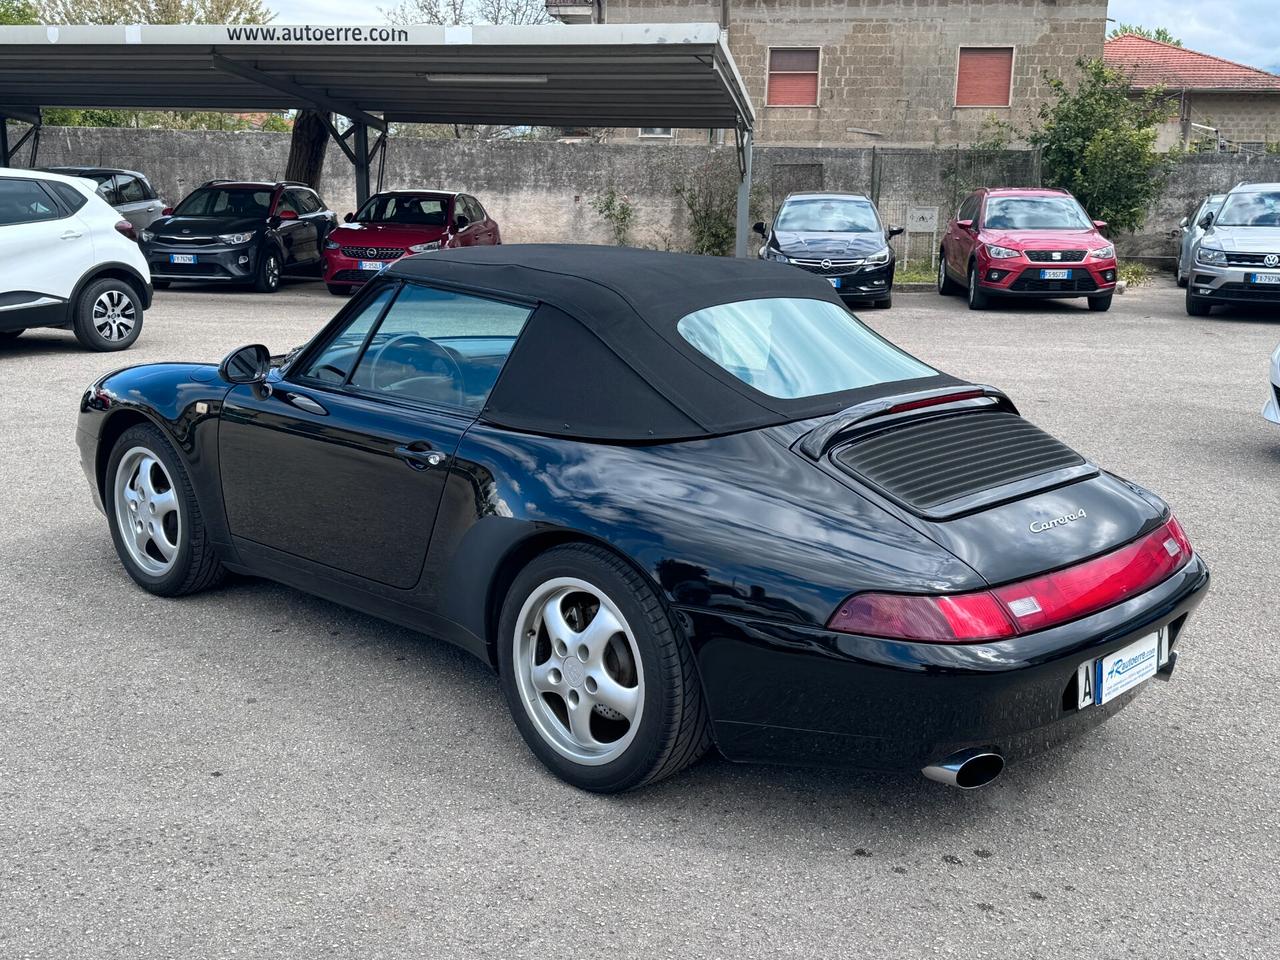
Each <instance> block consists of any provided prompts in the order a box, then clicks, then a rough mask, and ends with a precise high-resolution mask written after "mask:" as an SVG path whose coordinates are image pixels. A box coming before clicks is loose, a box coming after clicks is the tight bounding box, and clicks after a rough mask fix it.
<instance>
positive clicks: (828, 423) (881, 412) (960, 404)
mask: <svg viewBox="0 0 1280 960" xmlns="http://www.w3.org/2000/svg"><path fill="white" fill-rule="evenodd" d="M944 405H945V406H948V407H952V408H954V409H957V410H965V409H971V408H978V409H981V408H984V407H990V408H991V409H993V410H1007V411H1008V412H1009V413H1014V414H1016V413H1017V412H1018V408H1017V407H1016V406H1014V404H1013V401H1012V400H1010V399H1009V397H1008V396H1007V395H1006V394H1005V392H1004V391H1003V390H999V389H997V388H996V387H991V386H987V385H985V384H969V385H964V386H951V387H935V388H934V389H932V390H915V391H912V392H911V393H900V394H896V395H894V396H889V397H877V398H876V399H875V400H867V401H864V402H863V403H857V404H854V405H853V406H852V407H847V408H845V409H844V410H841V411H840V412H839V413H833V414H832V415H831V416H829V417H827V419H825V420H823V421H822V423H820V424H818V425H817V426H816V427H814V428H813V429H812V430H810V431H809V432H808V433H805V434H804V435H803V436H801V437H800V439H799V440H798V441H797V442H796V447H797V448H798V449H799V450H800V452H801V453H803V454H804V455H805V456H807V457H808V458H809V459H810V460H821V459H822V457H823V456H824V455H825V454H826V452H827V451H828V450H830V449H831V448H832V447H833V446H834V445H835V443H836V441H837V439H838V438H839V437H840V436H841V435H843V434H845V433H848V432H849V431H850V430H853V429H855V428H857V427H859V426H861V425H862V424H864V423H866V421H868V420H875V419H879V418H880V417H888V416H894V417H896V416H897V415H898V414H903V413H909V412H911V411H913V410H919V409H922V408H924V407H940V406H944Z"/></svg>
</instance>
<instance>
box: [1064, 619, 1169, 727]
mask: <svg viewBox="0 0 1280 960" xmlns="http://www.w3.org/2000/svg"><path fill="white" fill-rule="evenodd" d="M1168 659H1169V647H1168V644H1167V643H1166V633H1165V628H1164V627H1161V628H1160V629H1159V630H1157V631H1156V632H1155V633H1149V634H1147V635H1146V636H1145V637H1142V638H1141V639H1139V640H1135V641H1134V642H1133V643H1131V644H1129V645H1128V646H1127V647H1123V648H1121V649H1119V650H1117V651H1116V652H1115V653H1110V654H1107V656H1105V657H1099V658H1097V659H1096V660H1086V661H1085V662H1084V663H1082V664H1080V666H1079V667H1078V668H1077V669H1076V689H1077V691H1078V692H1079V702H1078V703H1077V707H1078V708H1079V709H1081V710H1083V709H1084V708H1085V707H1088V706H1094V705H1096V706H1102V704H1104V703H1106V702H1107V701H1108V700H1114V699H1115V698H1116V697H1118V696H1120V694H1122V693H1127V692H1128V691H1130V690H1132V689H1133V688H1134V687H1136V686H1138V684H1140V683H1143V682H1144V681H1147V680H1150V679H1151V678H1152V677H1154V676H1155V675H1156V671H1157V670H1159V669H1160V667H1161V666H1162V665H1163V664H1164V663H1165V661H1167V660H1168Z"/></svg>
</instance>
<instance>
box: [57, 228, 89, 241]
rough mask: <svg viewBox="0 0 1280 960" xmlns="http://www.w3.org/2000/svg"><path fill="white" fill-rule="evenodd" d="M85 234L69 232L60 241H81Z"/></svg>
mask: <svg viewBox="0 0 1280 960" xmlns="http://www.w3.org/2000/svg"><path fill="white" fill-rule="evenodd" d="M82 236H84V234H82V233H77V232H76V231H75V230H67V231H66V232H64V233H63V234H62V236H61V237H59V238H58V239H60V240H79V239H80V238H81V237H82Z"/></svg>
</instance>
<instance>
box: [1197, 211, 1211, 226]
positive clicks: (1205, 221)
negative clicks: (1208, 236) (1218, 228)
mask: <svg viewBox="0 0 1280 960" xmlns="http://www.w3.org/2000/svg"><path fill="white" fill-rule="evenodd" d="M1211 226H1213V213H1212V212H1210V213H1206V214H1205V215H1204V216H1203V217H1201V218H1200V228H1201V229H1202V230H1208V229H1209V228H1210V227H1211Z"/></svg>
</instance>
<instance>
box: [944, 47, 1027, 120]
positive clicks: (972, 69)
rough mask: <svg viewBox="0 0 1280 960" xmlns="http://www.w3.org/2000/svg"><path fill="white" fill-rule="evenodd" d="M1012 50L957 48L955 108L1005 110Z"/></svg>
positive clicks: (1007, 48) (1011, 69) (1008, 48)
mask: <svg viewBox="0 0 1280 960" xmlns="http://www.w3.org/2000/svg"><path fill="white" fill-rule="evenodd" d="M1012 80H1013V47H961V48H960V70H959V74H958V76H957V77H956V106H957V107H1007V106H1009V85H1010V83H1011V81H1012Z"/></svg>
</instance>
